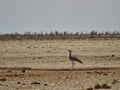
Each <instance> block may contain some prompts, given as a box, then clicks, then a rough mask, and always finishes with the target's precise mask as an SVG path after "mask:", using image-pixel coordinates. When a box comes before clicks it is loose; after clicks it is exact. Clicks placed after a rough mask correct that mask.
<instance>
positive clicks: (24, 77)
mask: <svg viewBox="0 0 120 90" xmlns="http://www.w3.org/2000/svg"><path fill="white" fill-rule="evenodd" d="M68 49H70V50H72V51H73V52H72V54H73V55H74V56H76V57H77V58H79V59H80V60H82V62H83V64H80V63H77V62H76V64H75V68H74V69H72V66H71V62H70V61H69V58H68ZM25 69H28V70H25ZM102 84H103V85H102ZM97 85H100V88H99V90H120V89H119V88H120V40H58V41H57V40H52V41H48V40H44V41H35V40H24V41H17V40H16V41H15V40H10V41H0V90H18V89H19V90H57V89H58V90H87V88H90V87H91V88H93V90H97V89H96V87H95V86H97ZM105 85H107V86H108V88H107V87H106V86H105ZM102 86H104V87H102Z"/></svg>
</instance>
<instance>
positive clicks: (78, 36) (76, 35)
mask: <svg viewBox="0 0 120 90" xmlns="http://www.w3.org/2000/svg"><path fill="white" fill-rule="evenodd" d="M86 38H87V39H91V38H104V39H108V38H117V39H120V32H119V31H113V32H108V31H106V32H97V31H94V30H92V31H91V32H89V33H83V32H81V33H79V32H75V33H68V32H66V31H64V32H59V31H54V32H50V33H47V32H46V33H43V32H40V33H37V32H34V33H31V32H25V33H24V34H20V33H17V32H15V33H11V34H0V40H6V39H8V40H9V39H15V40H24V39H35V40H38V39H40V40H42V39H50V40H52V39H63V40H64V39H86Z"/></svg>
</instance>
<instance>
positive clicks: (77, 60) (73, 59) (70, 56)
mask: <svg viewBox="0 0 120 90" xmlns="http://www.w3.org/2000/svg"><path fill="white" fill-rule="evenodd" d="M71 52H72V51H71V50H69V59H70V60H71V61H72V62H74V61H76V62H79V63H81V64H82V63H83V62H82V61H81V60H80V59H78V58H77V57H75V56H72V55H71Z"/></svg>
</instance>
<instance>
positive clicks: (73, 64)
mask: <svg viewBox="0 0 120 90" xmlns="http://www.w3.org/2000/svg"><path fill="white" fill-rule="evenodd" d="M72 69H75V63H74V62H73V61H72Z"/></svg>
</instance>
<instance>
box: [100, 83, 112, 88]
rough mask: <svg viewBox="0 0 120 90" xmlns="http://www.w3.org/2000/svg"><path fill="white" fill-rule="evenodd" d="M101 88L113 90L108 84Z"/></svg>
mask: <svg viewBox="0 0 120 90" xmlns="http://www.w3.org/2000/svg"><path fill="white" fill-rule="evenodd" d="M101 88H103V89H109V88H111V87H110V86H108V85H107V84H102V86H101Z"/></svg>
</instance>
